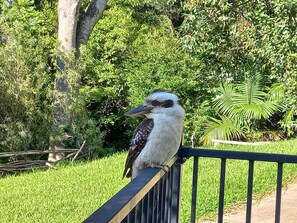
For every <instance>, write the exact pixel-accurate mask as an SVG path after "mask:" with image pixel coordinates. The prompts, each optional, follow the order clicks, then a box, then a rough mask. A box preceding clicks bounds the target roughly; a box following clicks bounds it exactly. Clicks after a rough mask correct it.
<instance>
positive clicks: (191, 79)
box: [0, 0, 297, 157]
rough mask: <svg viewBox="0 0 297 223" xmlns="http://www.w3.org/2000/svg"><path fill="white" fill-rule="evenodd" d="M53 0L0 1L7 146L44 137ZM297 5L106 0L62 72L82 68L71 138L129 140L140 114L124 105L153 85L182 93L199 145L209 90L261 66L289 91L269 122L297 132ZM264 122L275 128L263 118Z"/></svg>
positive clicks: (1, 110) (101, 142)
mask: <svg viewBox="0 0 297 223" xmlns="http://www.w3.org/2000/svg"><path fill="white" fill-rule="evenodd" d="M57 2H58V1H57V0H55V1H33V0H32V1H20V0H19V1H14V4H13V5H12V7H9V8H7V6H6V4H5V3H3V4H2V5H1V9H0V13H1V14H0V22H1V24H3V25H2V26H1V27H0V38H1V41H0V42H1V43H0V91H1V93H0V150H2V151H7V150H21V149H24V148H25V149H26V148H32V149H46V148H47V147H48V142H49V137H50V132H51V126H52V120H51V115H52V110H51V109H52V99H53V94H55V92H53V91H52V87H53V82H54V76H55V74H56V73H57V72H56V62H55V61H56V49H57V45H58V43H57V28H58V24H57ZM87 2H88V1H86V2H85V3H84V4H83V7H82V10H83V9H85V8H86V6H87ZM296 11H297V2H296V0H294V1H288V0H286V1H280V0H279V1H278V0H276V1H264V2H263V1H251V2H249V1H246V2H244V3H242V4H237V3H234V2H228V1H211V0H206V1H195V0H188V1H185V0H184V1H175V0H174V1H156V0H146V1H139V0H121V1H109V3H108V8H107V10H106V11H105V12H104V17H103V18H102V19H101V20H100V21H99V22H98V23H97V25H96V26H95V28H94V30H93V33H92V35H91V36H90V39H89V41H88V44H87V45H86V46H83V48H82V49H81V57H80V59H79V60H77V61H76V62H75V63H76V64H75V66H74V70H68V73H66V75H67V77H69V79H71V77H73V75H72V74H74V76H75V75H80V76H81V77H82V84H81V88H80V91H79V97H78V98H73V105H72V106H71V108H69V112H70V114H71V117H72V118H71V120H72V124H71V126H69V127H70V128H69V129H68V131H69V132H70V133H71V135H72V136H73V137H72V138H71V139H72V141H71V142H70V144H69V146H73V147H79V146H80V145H82V142H83V141H86V148H85V151H87V152H88V155H89V156H94V157H96V156H98V155H99V156H101V155H105V154H107V153H109V152H112V151H115V150H121V149H124V148H127V147H128V144H129V138H130V137H131V135H132V129H133V128H134V127H135V125H136V122H137V121H139V120H135V119H133V120H131V119H128V118H126V117H124V116H123V114H124V112H125V111H127V110H128V109H129V108H130V107H133V106H136V105H138V104H140V103H142V100H143V98H144V97H145V96H146V95H147V94H148V93H149V92H150V91H152V90H154V89H157V88H163V89H166V90H170V91H174V92H175V93H177V94H178V95H179V96H180V98H181V101H182V102H183V104H184V107H185V110H186V112H187V116H186V120H185V143H186V144H192V145H197V144H198V143H199V139H200V137H201V136H202V135H203V133H204V130H205V127H206V120H207V119H208V117H210V116H212V117H215V116H216V115H217V114H218V110H217V108H216V107H215V106H213V104H212V99H213V98H214V97H215V96H216V95H219V94H220V92H219V88H220V86H221V84H222V83H231V84H235V85H237V84H238V83H242V82H243V81H244V80H245V79H246V78H249V77H252V76H255V75H258V76H259V77H260V80H259V81H260V86H262V87H261V89H259V90H261V91H263V92H265V93H267V92H268V91H269V90H267V89H268V88H269V87H271V86H275V85H274V84H275V83H277V84H280V85H282V86H283V95H286V97H282V99H278V100H282V102H281V103H282V104H283V106H282V111H279V112H277V113H275V114H273V115H272V116H271V118H270V120H269V121H267V122H269V123H273V126H274V127H273V130H275V129H280V128H284V129H285V131H287V132H289V133H290V135H294V131H295V128H296V108H297V97H296V91H297V85H296V78H297V77H296V73H297V70H296V64H297V63H296V62H297V61H296V49H297V46H296V44H297V39H296V38H297V37H296V35H295V33H296V27H297V25H296ZM69 81H70V82H71V80H69ZM284 114H285V115H284ZM278 116H281V117H285V119H281V118H278ZM266 118H267V117H266ZM280 120H283V122H282V123H278V122H279V121H280ZM275 126H276V127H275ZM263 129H264V130H267V131H268V130H271V129H272V128H271V126H269V125H266V124H265V126H262V127H261V126H260V125H258V126H257V130H263ZM103 148H104V149H103Z"/></svg>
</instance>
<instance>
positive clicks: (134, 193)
mask: <svg viewBox="0 0 297 223" xmlns="http://www.w3.org/2000/svg"><path fill="white" fill-rule="evenodd" d="M190 157H194V163H193V179H192V181H193V185H192V203H191V222H192V223H194V222H196V220H197V216H196V209H197V204H198V203H197V194H198V173H199V171H198V162H199V158H200V157H206V158H218V159H220V160H221V167H220V189H219V207H218V222H219V223H222V222H223V216H224V195H225V178H226V162H227V160H228V159H234V160H247V161H248V162H249V166H248V176H247V178H248V185H247V206H246V222H247V223H250V222H251V213H252V197H253V181H254V180H253V178H254V164H255V162H259V161H260V162H275V163H277V165H278V169H277V179H276V184H277V185H276V208H275V222H276V223H279V222H280V212H281V191H282V176H283V164H285V163H294V164H297V156H295V155H285V154H271V153H256V152H239V151H226V150H212V149H203V148H198V149H194V148H191V147H181V149H180V150H179V153H178V158H176V157H175V158H174V159H172V160H171V161H170V163H169V167H170V168H169V170H168V172H167V173H165V172H164V171H163V170H161V169H158V168H148V169H145V170H144V171H143V172H142V173H141V175H140V176H139V177H137V178H135V179H134V180H133V181H131V182H130V183H129V184H128V185H127V186H126V187H124V188H123V189H122V190H121V191H119V192H118V193H117V194H116V195H115V196H114V197H112V198H111V199H110V200H109V201H108V202H107V203H105V204H104V205H103V206H102V207H101V208H99V209H98V210H97V211H95V212H94V213H93V214H92V215H91V216H89V217H88V218H87V219H86V220H85V221H84V222H85V223H91V222H92V223H93V222H98V223H101V222H102V223H103V222H104V223H106V222H115V223H118V222H127V223H132V222H133V223H138V222H142V223H146V222H151V223H159V222H164V223H167V222H170V223H171V222H172V223H174V222H180V220H179V219H180V196H181V163H182V162H184V161H185V160H186V159H188V158H190ZM201 183H203V182H201Z"/></svg>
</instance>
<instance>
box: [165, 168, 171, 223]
mask: <svg viewBox="0 0 297 223" xmlns="http://www.w3.org/2000/svg"><path fill="white" fill-rule="evenodd" d="M169 176H170V172H168V173H167V175H166V179H165V182H164V188H165V193H164V194H165V195H164V196H165V197H164V222H168V209H169V206H168V186H169V182H168V181H169Z"/></svg>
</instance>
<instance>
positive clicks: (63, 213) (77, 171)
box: [0, 140, 297, 223]
mask: <svg viewBox="0 0 297 223" xmlns="http://www.w3.org/2000/svg"><path fill="white" fill-rule="evenodd" d="M217 149H225V150H240V151H258V152H272V153H288V154H297V140H290V141H283V142H277V143H272V144H269V145H265V146H258V147H247V146H230V145H229V146H226V145H224V146H220V147H217ZM125 158H126V154H125V153H120V154H115V155H113V156H111V157H107V158H103V159H100V160H96V161H92V162H88V163H80V164H75V165H71V164H69V165H65V166H59V167H58V169H57V170H49V171H37V172H34V173H28V174H23V175H20V176H10V177H5V178H3V179H1V180H0V204H1V205H0V219H1V222H55V223H56V222H73V223H75V222H81V221H83V220H84V219H85V218H86V217H88V216H89V215H90V214H91V213H93V211H95V210H96V209H97V208H98V207H99V206H101V205H102V204H103V203H104V202H105V201H107V200H108V199H109V198H110V197H112V196H113V195H114V194H115V193H116V192H117V191H119V190H120V189H121V188H122V187H124V186H125V185H126V184H127V183H128V182H129V180H128V179H125V180H122V176H121V175H122V170H123V166H124V161H125ZM192 165H193V159H189V160H188V161H187V162H186V163H185V164H184V166H183V184H182V185H183V189H182V204H181V205H182V215H181V220H182V222H189V218H190V210H191V187H192ZM276 169H277V166H276V164H273V163H263V162H256V163H255V179H254V194H255V198H258V197H260V196H263V195H264V194H266V193H267V192H268V191H271V190H274V189H275V187H276ZM247 171H248V162H247V161H231V160H228V161H227V173H226V192H225V204H226V207H230V206H232V204H234V203H236V202H239V201H243V200H245V199H246V188H247ZM199 172H200V174H199V179H198V210H197V215H198V216H199V217H201V218H205V217H207V216H213V215H214V214H215V213H216V211H217V206H218V194H219V175H220V160H218V159H207V158H200V159H199ZM296 174H297V165H290V164H286V165H284V180H285V181H288V180H289V179H290V178H292V177H293V176H295V175H296Z"/></svg>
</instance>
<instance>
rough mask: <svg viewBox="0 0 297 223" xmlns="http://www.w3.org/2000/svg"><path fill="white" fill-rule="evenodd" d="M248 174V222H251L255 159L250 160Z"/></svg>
mask: <svg viewBox="0 0 297 223" xmlns="http://www.w3.org/2000/svg"><path fill="white" fill-rule="evenodd" d="M248 174H249V175H248V188H247V205H246V223H250V222H251V215H252V200H253V181H254V160H249V173H248Z"/></svg>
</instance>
